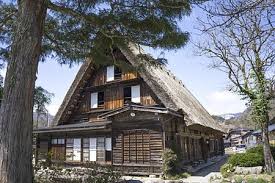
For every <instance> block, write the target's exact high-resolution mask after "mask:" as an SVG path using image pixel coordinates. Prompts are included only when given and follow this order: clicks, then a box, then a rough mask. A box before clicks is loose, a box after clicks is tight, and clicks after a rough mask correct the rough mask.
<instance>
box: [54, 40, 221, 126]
mask: <svg viewBox="0 0 275 183" xmlns="http://www.w3.org/2000/svg"><path fill="white" fill-rule="evenodd" d="M120 51H121V52H122V54H123V55H124V56H125V57H126V58H127V60H128V61H129V62H130V64H131V65H132V66H133V67H134V68H137V69H138V72H139V74H140V76H141V77H142V78H143V80H144V81H145V82H146V83H147V85H148V86H149V87H150V88H151V89H152V91H153V92H154V93H155V94H156V96H157V97H158V98H159V99H160V101H161V102H162V103H163V104H164V106H165V107H166V108H169V109H172V110H174V111H182V112H183V113H184V114H186V116H187V118H186V120H187V121H186V123H187V125H201V126H204V127H209V128H212V129H215V130H218V131H223V128H222V126H221V125H219V124H218V123H217V122H216V121H215V120H214V119H213V118H212V116H211V115H210V114H209V113H208V112H207V111H206V110H205V108H204V107H203V106H202V105H201V104H200V103H199V101H198V100H197V99H196V98H195V97H194V96H193V95H192V94H191V92H190V91H189V90H188V89H187V88H186V87H185V86H184V85H183V83H182V82H181V81H180V80H178V79H177V78H176V77H175V76H174V75H173V74H172V73H171V72H170V71H169V70H167V68H166V67H165V66H164V65H161V64H148V60H147V59H144V57H140V54H143V53H142V50H141V49H139V47H136V46H134V45H131V46H129V48H124V47H123V48H120ZM148 58H149V57H148ZM87 67H90V63H89V64H87V63H85V64H83V66H82V67H81V68H80V71H81V72H79V73H78V74H77V77H76V78H77V79H75V81H74V83H73V87H71V88H70V90H69V91H68V93H67V95H66V97H65V99H64V102H63V103H62V105H61V107H60V108H59V110H58V113H57V115H56V117H55V120H56V122H58V120H60V117H61V115H62V113H64V112H65V108H66V104H68V103H69V100H70V97H72V95H73V94H72V93H73V90H76V88H77V85H78V84H77V82H80V81H79V80H81V79H80V77H81V76H82V77H83V75H84V74H85V73H83V72H84V71H85V70H86V69H87ZM66 101H67V102H66Z"/></svg>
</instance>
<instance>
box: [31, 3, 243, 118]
mask: <svg viewBox="0 0 275 183" xmlns="http://www.w3.org/2000/svg"><path fill="white" fill-rule="evenodd" d="M198 16H200V17H201V16H203V13H202V12H201V11H200V10H199V9H198V8H195V9H194V10H193V12H192V14H191V15H190V16H189V17H186V18H184V19H183V20H182V22H181V23H180V26H181V28H182V29H183V30H186V31H188V32H190V34H191V41H190V42H189V43H188V44H187V45H186V46H185V47H184V48H182V49H179V50H177V51H169V52H165V58H167V59H168V68H169V69H170V70H171V71H172V72H173V73H174V74H175V75H176V76H177V77H178V78H179V79H181V80H182V81H183V83H184V84H185V86H186V87H187V88H188V89H189V90H190V91H191V92H192V93H193V95H195V97H196V98H197V99H198V100H199V101H200V102H201V104H202V105H203V106H204V107H205V108H206V109H207V110H208V111H209V112H210V114H224V113H236V112H242V111H243V110H244V109H245V102H244V101H242V100H240V97H239V96H238V95H236V94H234V93H231V92H228V91H227V89H226V88H227V86H228V83H229V81H228V80H227V78H226V75H225V74H224V73H222V72H220V71H217V70H213V69H210V68H209V64H210V63H211V60H210V59H208V58H207V57H205V56H195V53H194V52H195V51H196V48H195V47H194V46H193V44H192V42H196V41H198V40H199V39H201V37H200V35H198V34H196V32H197V31H196V29H195V27H196V26H197V21H196V18H197V17H198ZM145 50H146V51H147V52H149V53H150V54H152V55H153V56H155V57H157V56H158V55H159V54H160V52H161V50H154V49H151V48H145ZM79 67H80V66H79V65H75V66H74V67H72V68H69V67H68V66H66V65H63V66H60V65H59V64H58V63H57V62H56V61H55V60H53V59H48V60H47V61H46V62H45V63H40V64H39V69H38V79H37V81H36V85H39V86H42V87H44V88H45V89H47V90H48V91H50V92H52V93H54V94H55V97H54V98H53V101H52V104H51V105H49V106H48V109H49V111H50V113H51V114H52V115H54V114H55V113H56V112H57V110H58V107H59V105H60V104H61V102H62V100H63V98H64V96H65V94H66V92H67V90H68V89H69V87H70V85H71V83H72V82H73V79H74V77H75V75H76V73H77V71H78V69H79Z"/></svg>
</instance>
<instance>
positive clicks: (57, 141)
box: [52, 138, 65, 145]
mask: <svg viewBox="0 0 275 183" xmlns="http://www.w3.org/2000/svg"><path fill="white" fill-rule="evenodd" d="M63 144H65V140H64V139H57V138H55V139H52V145H63Z"/></svg>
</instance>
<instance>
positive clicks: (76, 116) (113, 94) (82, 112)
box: [68, 68, 160, 123]
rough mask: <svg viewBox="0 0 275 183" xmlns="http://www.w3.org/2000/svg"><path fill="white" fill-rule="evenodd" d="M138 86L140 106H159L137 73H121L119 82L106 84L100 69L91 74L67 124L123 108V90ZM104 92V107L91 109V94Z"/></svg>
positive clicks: (102, 70)
mask: <svg viewBox="0 0 275 183" xmlns="http://www.w3.org/2000/svg"><path fill="white" fill-rule="evenodd" d="M134 85H140V95H141V96H140V104H141V105H145V106H153V105H157V104H160V101H159V100H158V99H157V97H156V96H155V94H154V93H153V92H152V90H151V89H150V88H149V86H148V85H147V84H146V83H145V82H144V81H143V80H142V79H141V78H140V77H139V76H138V74H137V72H122V77H121V80H114V81H111V82H106V68H101V69H99V70H97V71H96V72H95V73H94V74H92V76H91V78H90V81H89V82H87V84H86V86H85V87H84V91H83V92H82V93H81V94H80V95H81V97H80V100H79V101H78V104H77V105H76V106H75V109H74V110H73V112H72V114H71V115H70V118H69V119H68V123H75V122H77V121H83V119H85V120H87V121H88V120H92V119H94V118H97V116H98V115H99V114H100V113H103V112H106V111H108V110H113V109H117V108H120V107H123V106H124V99H123V97H124V94H123V89H124V87H127V86H134ZM101 91H103V92H104V100H105V102H104V106H103V107H101V108H96V109H92V108H91V107H90V105H91V104H90V103H91V93H92V92H101Z"/></svg>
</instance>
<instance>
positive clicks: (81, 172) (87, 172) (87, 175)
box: [33, 164, 121, 183]
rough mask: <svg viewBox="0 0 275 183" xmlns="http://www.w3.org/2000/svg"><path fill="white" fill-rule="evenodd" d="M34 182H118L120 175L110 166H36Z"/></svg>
mask: <svg viewBox="0 0 275 183" xmlns="http://www.w3.org/2000/svg"><path fill="white" fill-rule="evenodd" d="M34 173H35V174H34V175H35V176H34V181H33V182H34V183H95V182H96V183H106V182H113V183H115V182H119V179H120V177H121V175H120V174H119V173H117V172H115V171H113V169H112V167H110V166H101V165H98V164H97V165H95V164H91V165H87V167H86V168H68V169H63V168H59V167H54V166H51V167H47V168H46V169H44V168H43V167H40V168H36V169H35V172H34Z"/></svg>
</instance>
